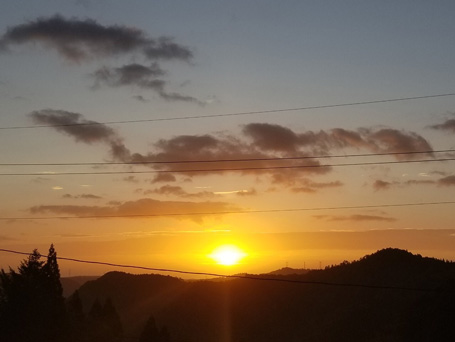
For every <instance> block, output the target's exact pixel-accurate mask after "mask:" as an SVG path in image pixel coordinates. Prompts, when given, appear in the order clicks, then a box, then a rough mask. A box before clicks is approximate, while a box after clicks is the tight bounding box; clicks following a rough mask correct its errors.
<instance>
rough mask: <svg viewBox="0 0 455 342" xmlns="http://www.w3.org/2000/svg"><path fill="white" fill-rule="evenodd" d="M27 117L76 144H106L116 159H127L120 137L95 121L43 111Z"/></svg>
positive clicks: (51, 110) (67, 113)
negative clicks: (67, 136)
mask: <svg viewBox="0 0 455 342" xmlns="http://www.w3.org/2000/svg"><path fill="white" fill-rule="evenodd" d="M29 115H30V117H31V118H32V120H33V121H34V122H35V123H36V124H39V125H49V126H52V128H53V129H55V130H56V131H58V132H61V133H65V134H67V135H69V136H71V137H73V138H74V139H75V140H76V141H77V142H83V143H86V144H93V143H105V144H107V145H108V146H110V150H111V154H112V156H113V157H115V158H116V159H121V160H124V159H127V158H128V156H129V154H130V153H129V151H128V149H127V148H126V147H125V145H124V144H123V141H122V139H121V138H120V136H119V135H118V134H117V133H116V132H115V131H114V130H113V129H112V128H110V127H109V126H106V125H104V124H101V123H98V122H96V121H91V120H86V119H85V118H84V117H83V115H82V114H79V113H73V112H68V111H64V110H55V109H44V110H40V111H34V112H32V113H30V114H29Z"/></svg>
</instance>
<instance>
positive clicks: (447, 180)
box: [438, 176, 455, 186]
mask: <svg viewBox="0 0 455 342" xmlns="http://www.w3.org/2000/svg"><path fill="white" fill-rule="evenodd" d="M438 184H439V185H442V186H454V185H455V176H447V177H444V178H441V179H439V180H438Z"/></svg>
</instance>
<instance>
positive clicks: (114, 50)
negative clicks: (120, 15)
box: [0, 15, 205, 106]
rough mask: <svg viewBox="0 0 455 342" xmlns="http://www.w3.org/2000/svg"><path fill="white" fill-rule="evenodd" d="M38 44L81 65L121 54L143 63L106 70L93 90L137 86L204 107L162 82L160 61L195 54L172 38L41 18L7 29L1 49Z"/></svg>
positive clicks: (187, 59)
mask: <svg viewBox="0 0 455 342" xmlns="http://www.w3.org/2000/svg"><path fill="white" fill-rule="evenodd" d="M22 44H38V45H41V46H43V47H44V48H46V49H52V50H55V51H56V52H57V53H58V54H59V55H60V56H61V57H62V58H64V59H65V60H67V61H70V62H75V63H78V64H81V63H86V62H89V61H93V60H102V59H106V58H112V57H116V56H119V55H124V56H128V57H130V58H131V59H132V60H137V59H139V60H142V61H145V64H141V63H130V64H125V65H123V66H121V67H108V66H105V65H104V66H102V67H100V68H98V69H97V70H96V71H95V72H93V73H92V74H91V76H92V78H94V80H95V85H94V87H93V88H97V87H100V86H101V85H105V86H109V87H123V86H134V87H138V88H140V89H147V90H152V91H154V92H156V93H157V94H158V95H159V97H160V98H161V99H163V100H165V101H183V102H192V103H196V104H198V105H201V106H203V105H205V103H204V102H202V101H199V100H198V99H196V98H194V97H192V96H188V95H184V94H180V93H176V92H169V91H167V90H166V85H167V82H166V81H164V80H163V79H162V77H163V76H165V75H166V71H165V70H163V69H162V68H161V66H160V65H159V63H160V62H161V61H170V60H178V61H183V62H190V61H191V60H192V58H193V53H192V52H191V50H190V49H189V48H187V47H186V46H183V45H181V44H178V43H176V42H175V41H174V40H173V39H172V38H170V37H163V36H162V37H157V38H152V37H149V36H148V35H147V34H146V33H145V32H144V31H142V30H140V29H138V28H134V27H128V26H122V25H110V26H106V25H102V24H100V23H98V22H97V21H95V20H92V19H85V20H81V19H77V18H70V19H68V18H65V17H63V16H60V15H55V16H52V17H41V18H38V19H36V20H33V21H29V22H27V23H25V24H20V25H16V26H12V27H9V28H8V29H7V30H6V32H5V33H4V34H3V36H2V37H1V38H0V51H7V50H10V49H11V47H12V46H15V45H22Z"/></svg>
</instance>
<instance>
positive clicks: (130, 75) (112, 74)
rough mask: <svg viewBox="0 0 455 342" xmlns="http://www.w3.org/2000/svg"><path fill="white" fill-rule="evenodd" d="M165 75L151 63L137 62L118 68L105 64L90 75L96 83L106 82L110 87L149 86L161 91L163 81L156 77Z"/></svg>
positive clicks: (156, 65) (155, 64)
mask: <svg viewBox="0 0 455 342" xmlns="http://www.w3.org/2000/svg"><path fill="white" fill-rule="evenodd" d="M163 75H165V72H164V71H163V70H162V69H161V68H160V67H159V66H158V64H157V63H153V64H151V65H150V66H145V65H142V64H138V63H133V64H126V65H124V66H122V67H120V68H108V67H106V66H104V67H102V68H100V69H98V70H97V71H95V72H94V73H93V74H92V76H93V77H94V78H95V81H96V83H97V84H98V85H99V83H106V84H107V85H109V86H111V87H120V86H125V85H136V86H138V87H140V88H150V89H155V90H159V91H161V90H162V89H163V87H164V81H162V80H159V79H156V78H157V77H161V76H163Z"/></svg>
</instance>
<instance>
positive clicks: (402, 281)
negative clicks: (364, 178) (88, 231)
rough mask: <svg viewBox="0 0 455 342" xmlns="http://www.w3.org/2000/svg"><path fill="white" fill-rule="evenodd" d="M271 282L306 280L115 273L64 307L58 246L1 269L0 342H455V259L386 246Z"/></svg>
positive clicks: (95, 282)
mask: <svg viewBox="0 0 455 342" xmlns="http://www.w3.org/2000/svg"><path fill="white" fill-rule="evenodd" d="M258 277H260V276H258ZM265 277H267V278H272V279H276V280H298V281H301V282H306V283H290V282H278V281H270V280H269V281H263V280H261V281H259V280H251V279H236V280H225V281H220V280H219V279H218V280H217V281H213V280H204V281H192V282H186V281H183V280H181V279H178V278H174V277H169V276H160V275H131V274H126V273H121V272H110V273H107V274H105V275H104V276H102V277H100V278H98V279H96V280H92V281H89V282H87V283H85V284H84V285H83V286H81V287H80V288H79V290H77V291H76V292H74V293H73V294H72V295H71V296H70V297H69V298H68V299H67V300H66V302H65V301H64V298H63V296H62V287H61V284H60V273H59V270H58V265H57V258H56V253H55V250H54V249H53V247H52V246H51V249H50V250H49V255H48V257H47V260H46V261H41V260H40V255H39V253H38V252H37V251H34V252H33V253H32V254H31V255H30V256H29V258H28V259H26V260H25V261H24V262H23V263H22V264H21V265H20V267H19V268H18V270H17V271H14V270H11V269H10V270H9V272H5V271H3V270H2V272H1V274H0V281H1V287H0V290H1V291H0V315H1V316H0V340H1V341H17V342H29V341H30V342H31V341H34V342H35V341H38V342H40V341H47V342H53V341H56V342H57V341H68V342H92V341H98V342H103V341H106V342H121V341H122V342H126V341H140V342H170V341H172V342H218V341H230V342H276V341H285V342H294V341H295V342H297V341H299V342H301V341H317V342H324V341H350V342H352V341H362V342H363V341H372V342H378V341H392V342H393V341H404V342H406V341H409V342H411V341H412V342H416V341H455V329H453V328H452V327H453V322H454V321H455V264H454V263H452V262H446V261H441V260H436V259H432V258H423V257H421V256H420V255H413V254H411V253H408V252H406V251H403V250H398V249H390V248H389V249H385V250H381V251H378V252H376V253H374V254H372V255H368V256H366V257H364V258H362V259H361V260H358V261H355V262H352V263H349V262H343V263H342V264H341V265H337V266H333V267H329V268H326V269H325V270H317V271H310V272H308V273H305V274H294V275H291V274H289V275H274V274H269V275H266V276H265ZM352 285H355V286H352ZM357 285H362V286H357ZM113 303H115V307H114V304H113ZM151 313H153V316H151V315H150V314H151ZM167 327H169V330H168V328H167Z"/></svg>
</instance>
